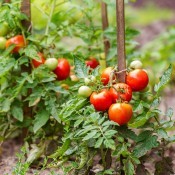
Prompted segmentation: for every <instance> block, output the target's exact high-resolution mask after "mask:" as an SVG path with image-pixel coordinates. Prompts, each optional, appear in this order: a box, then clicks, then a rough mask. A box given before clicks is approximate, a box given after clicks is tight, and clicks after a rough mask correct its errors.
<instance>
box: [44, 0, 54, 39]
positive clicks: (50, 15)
mask: <svg viewBox="0 0 175 175" xmlns="http://www.w3.org/2000/svg"><path fill="white" fill-rule="evenodd" d="M55 5H56V0H53V2H52V7H51V10H50V14H49V19H48V22H47V26H46V31H45V36H47V35H48V34H49V25H50V22H51V19H52V16H53V12H54V9H55Z"/></svg>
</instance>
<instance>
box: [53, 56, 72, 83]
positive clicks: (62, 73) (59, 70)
mask: <svg viewBox="0 0 175 175" xmlns="http://www.w3.org/2000/svg"><path fill="white" fill-rule="evenodd" d="M54 73H55V74H56V75H57V79H58V80H65V79H66V78H68V77H69V74H70V64H69V62H68V60H67V59H65V58H59V59H58V65H57V67H56V69H55V70H54Z"/></svg>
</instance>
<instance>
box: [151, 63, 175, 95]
mask: <svg viewBox="0 0 175 175" xmlns="http://www.w3.org/2000/svg"><path fill="white" fill-rule="evenodd" d="M172 70H173V67H172V65H170V66H169V67H168V69H167V70H166V71H165V72H164V74H163V75H162V76H161V78H160V82H159V83H158V84H156V85H155V86H154V91H155V92H157V93H159V92H160V90H161V89H162V88H163V87H164V86H165V85H166V84H167V83H168V82H169V81H170V80H171V74H172Z"/></svg>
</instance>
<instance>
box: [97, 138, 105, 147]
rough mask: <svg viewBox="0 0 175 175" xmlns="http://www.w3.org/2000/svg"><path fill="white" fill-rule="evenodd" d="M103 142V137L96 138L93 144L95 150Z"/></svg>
mask: <svg viewBox="0 0 175 175" xmlns="http://www.w3.org/2000/svg"><path fill="white" fill-rule="evenodd" d="M103 140H104V139H103V137H100V138H98V140H97V141H96V143H95V148H100V146H101V145H102V143H103Z"/></svg>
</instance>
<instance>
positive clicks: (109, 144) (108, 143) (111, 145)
mask: <svg viewBox="0 0 175 175" xmlns="http://www.w3.org/2000/svg"><path fill="white" fill-rule="evenodd" d="M104 145H105V146H106V148H110V149H112V150H115V148H116V144H115V142H114V140H113V139H106V140H104Z"/></svg>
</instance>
